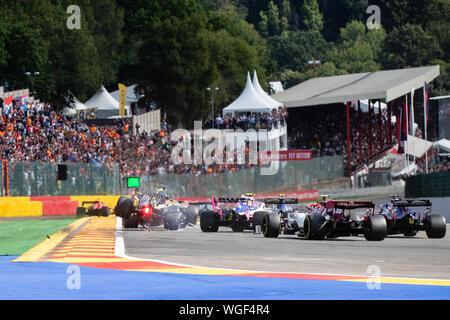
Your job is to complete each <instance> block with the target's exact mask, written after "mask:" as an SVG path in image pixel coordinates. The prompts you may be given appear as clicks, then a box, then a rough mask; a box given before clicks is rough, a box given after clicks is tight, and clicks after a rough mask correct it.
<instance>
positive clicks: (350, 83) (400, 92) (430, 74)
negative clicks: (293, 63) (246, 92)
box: [272, 65, 439, 108]
mask: <svg viewBox="0 0 450 320" xmlns="http://www.w3.org/2000/svg"><path fill="white" fill-rule="evenodd" d="M438 76H439V65H436V66H430V67H419V68H408V69H398V70H385V71H377V72H367V73H355V74H347V75H341V76H331V77H323V78H314V79H310V80H308V81H305V82H302V83H300V84H298V85H296V86H294V87H291V88H289V89H287V90H285V91H283V92H280V93H277V94H274V95H272V98H274V99H275V100H277V101H280V102H281V103H283V105H284V106H286V107H288V108H296V107H306V106H315V105H324V104H333V103H345V102H348V101H356V100H363V99H371V100H384V101H385V102H390V101H392V100H395V99H397V98H399V97H401V96H404V95H406V94H408V93H410V92H411V89H413V88H414V89H418V88H421V87H423V85H424V83H425V82H427V83H429V82H431V81H433V80H434V79H435V78H437V77H438Z"/></svg>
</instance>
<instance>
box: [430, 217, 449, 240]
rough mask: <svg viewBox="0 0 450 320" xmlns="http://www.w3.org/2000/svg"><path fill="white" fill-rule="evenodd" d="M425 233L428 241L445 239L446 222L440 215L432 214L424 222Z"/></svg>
mask: <svg viewBox="0 0 450 320" xmlns="http://www.w3.org/2000/svg"><path fill="white" fill-rule="evenodd" d="M425 232H426V233H427V237H428V238H430V239H441V238H444V237H445V233H446V220H445V217H444V216H442V215H440V214H432V215H430V216H429V217H428V219H427V220H426V222H425Z"/></svg>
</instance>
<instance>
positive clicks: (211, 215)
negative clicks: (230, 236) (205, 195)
mask: <svg viewBox="0 0 450 320" xmlns="http://www.w3.org/2000/svg"><path fill="white" fill-rule="evenodd" d="M200 229H201V230H202V231H203V232H217V231H218V230H219V216H218V214H217V212H215V211H212V210H206V211H202V212H200Z"/></svg>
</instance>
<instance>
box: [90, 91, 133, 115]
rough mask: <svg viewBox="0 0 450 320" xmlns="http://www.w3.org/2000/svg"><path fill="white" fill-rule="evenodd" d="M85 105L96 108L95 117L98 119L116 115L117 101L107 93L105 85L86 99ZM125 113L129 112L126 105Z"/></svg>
mask: <svg viewBox="0 0 450 320" xmlns="http://www.w3.org/2000/svg"><path fill="white" fill-rule="evenodd" d="M84 104H85V106H86V107H87V108H89V109H90V108H97V109H98V113H97V118H99V119H106V118H108V117H111V116H115V115H118V113H119V106H120V104H119V101H117V100H116V99H114V98H113V96H111V95H110V94H109V92H108V91H107V90H106V89H105V87H104V86H103V85H102V86H101V87H100V89H99V90H98V91H97V92H96V93H95V94H94V95H93V96H92V98H90V99H89V100H88V101H86V102H85V103H84ZM126 109H127V113H129V107H128V106H127V107H126Z"/></svg>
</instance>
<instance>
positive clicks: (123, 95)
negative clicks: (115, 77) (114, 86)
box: [119, 83, 127, 116]
mask: <svg viewBox="0 0 450 320" xmlns="http://www.w3.org/2000/svg"><path fill="white" fill-rule="evenodd" d="M126 103H127V87H126V86H125V85H123V84H121V83H119V104H120V107H119V116H124V115H125V105H126Z"/></svg>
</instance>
